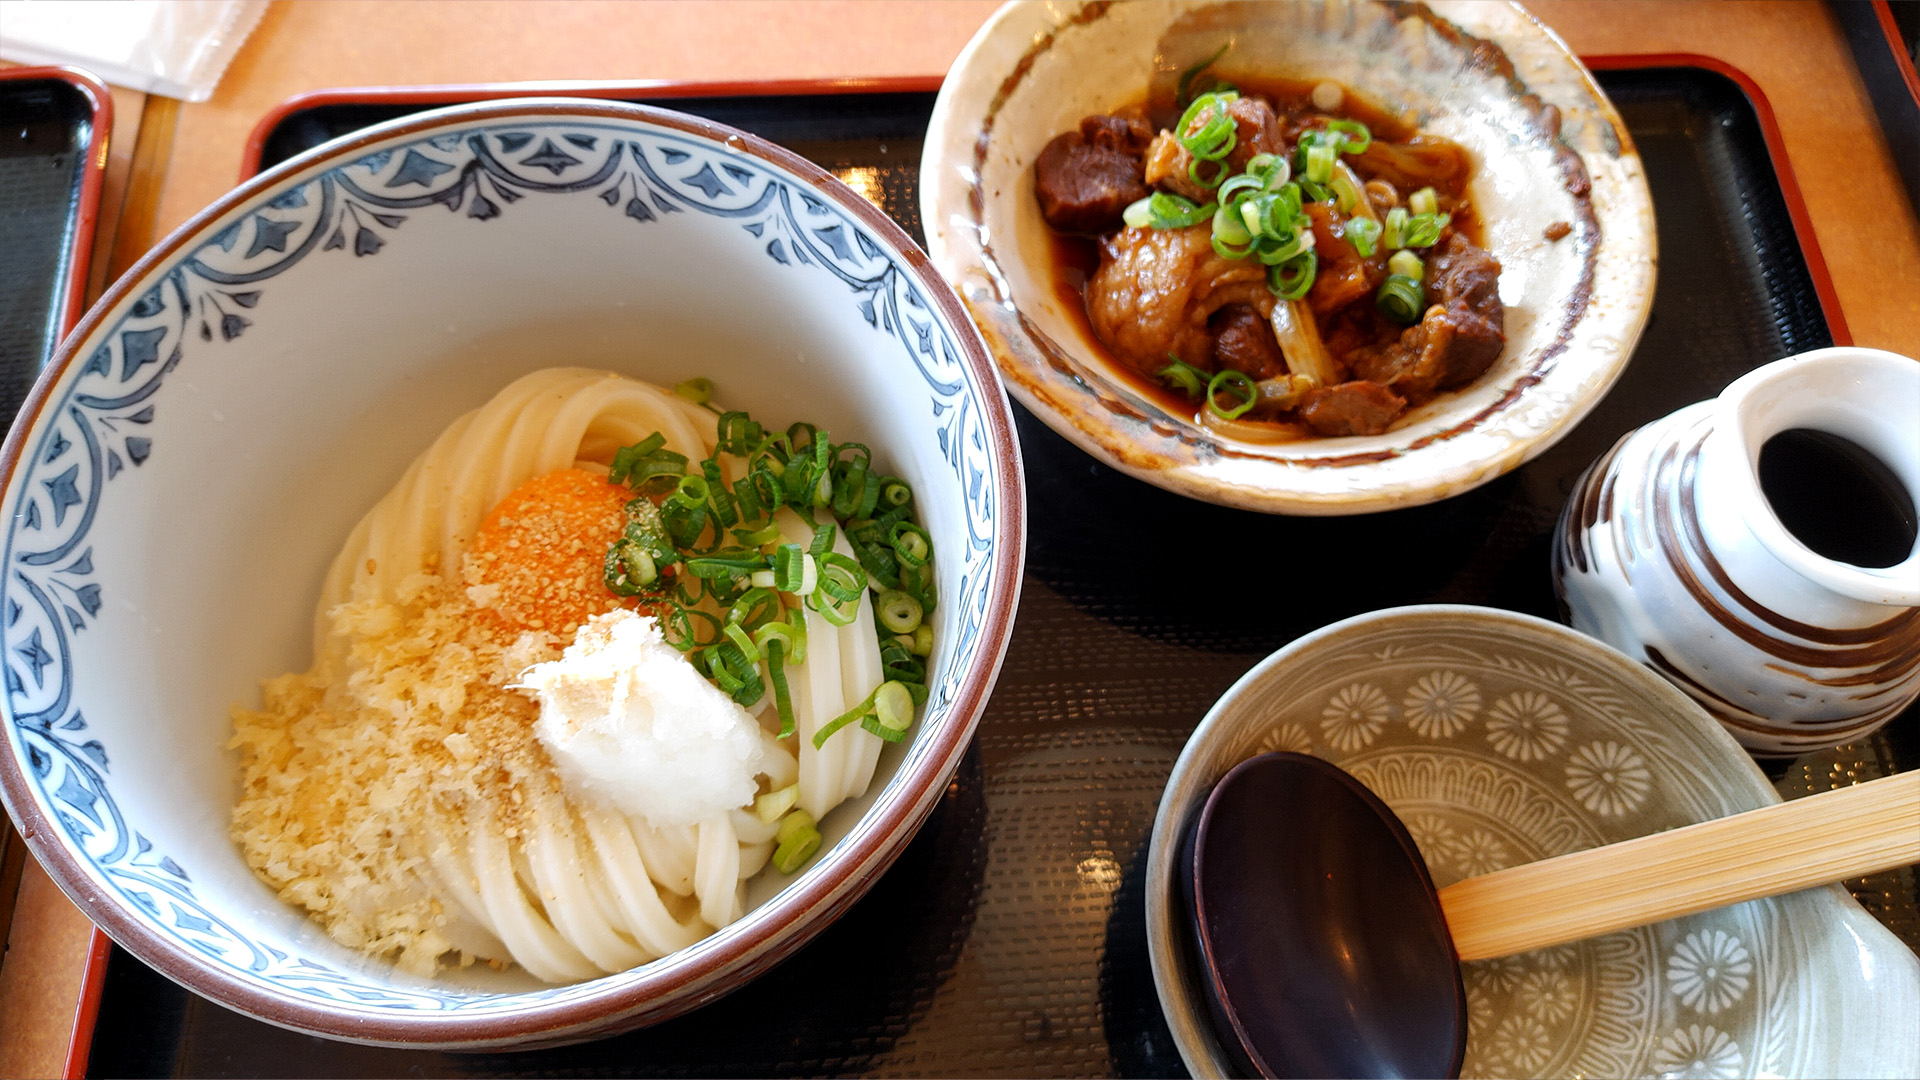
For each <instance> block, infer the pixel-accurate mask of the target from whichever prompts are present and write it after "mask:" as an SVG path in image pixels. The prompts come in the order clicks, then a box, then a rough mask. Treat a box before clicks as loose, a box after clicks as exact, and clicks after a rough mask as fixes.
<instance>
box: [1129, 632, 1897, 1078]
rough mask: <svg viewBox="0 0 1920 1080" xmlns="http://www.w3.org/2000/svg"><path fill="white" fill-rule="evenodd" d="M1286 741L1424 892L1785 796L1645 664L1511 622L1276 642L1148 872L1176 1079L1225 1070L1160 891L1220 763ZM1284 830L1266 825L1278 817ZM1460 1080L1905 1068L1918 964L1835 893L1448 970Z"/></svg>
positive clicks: (1218, 707) (1199, 760)
mask: <svg viewBox="0 0 1920 1080" xmlns="http://www.w3.org/2000/svg"><path fill="white" fill-rule="evenodd" d="M1269 750H1292V751H1297V752H1301V753H1310V754H1315V755H1317V756H1319V757H1322V758H1325V759H1327V760H1329V761H1331V762H1333V763H1334V764H1337V765H1339V766H1340V767H1341V768H1344V769H1346V770H1347V771H1348V772H1350V773H1352V774H1353V775H1354V776H1355V777H1357V778H1358V779H1359V780H1360V781H1361V782H1362V783H1364V784H1366V785H1367V786H1368V787H1369V788H1371V789H1372V790H1373V791H1374V793H1375V794H1377V795H1379V796H1380V797H1381V798H1382V799H1383V800H1385V802H1386V803H1387V805H1388V806H1390V807H1392V808H1393V810H1394V812H1395V813H1397V814H1399V815H1400V818H1401V820H1402V821H1404V822H1405V823H1406V825H1407V828H1408V830H1409V831H1410V832H1411V833H1412V834H1413V837H1414V840H1415V842H1416V843H1418V844H1419V846H1420V851H1421V854H1422V855H1424V856H1425V857H1426V862H1427V868H1428V870H1429V871H1431V873H1432V875H1433V879H1434V884H1435V885H1436V886H1438V887H1441V888H1444V887H1445V886H1447V885H1450V884H1452V883H1453V882H1455V881H1459V880H1461V879H1462V878H1467V877H1472V876H1474V875H1477V874H1484V873H1488V872H1490V871H1493V870H1498V869H1501V868H1503V867H1507V866H1514V865H1518V864H1521V863H1527V862H1533V861H1535V860H1538V859H1542V858H1547V857H1549V856H1553V855H1559V854H1564V853H1566V852H1569V851H1577V850H1580V849H1584V848H1589V847H1595V846H1598V845H1601V844H1607V843H1611V842H1614V841H1617V840H1626V839H1629V838H1632V837H1635V836H1640V835H1643V834H1646V833H1650V832H1657V831H1660V830H1664V829H1670V828H1674V827H1676V826H1680V825H1686V824H1690V823H1692V822H1696V821H1704V820H1708V819H1711V818H1717V817H1724V816H1726V815H1728V814H1733V813H1738V812H1740V811H1742V810H1750V809H1754V808H1756V807H1760V806H1765V805H1768V804H1770V803H1774V802H1778V801H1779V796H1778V795H1777V794H1776V793H1775V792H1774V790H1773V788H1772V787H1771V786H1769V785H1768V784H1767V782H1766V779H1765V777H1763V776H1762V775H1761V774H1760V771H1759V770H1758V769H1757V768H1755V767H1754V764H1753V762H1752V760H1751V759H1750V758H1748V757H1747V755H1746V754H1745V753H1744V752H1743V751H1742V750H1741V749H1740V747H1739V746H1738V745H1737V744H1736V743H1735V742H1734V741H1733V739H1732V738H1731V737H1729V736H1728V735H1727V734H1726V732H1725V731H1723V730H1722V729H1721V727H1720V725H1719V724H1717V723H1715V722H1714V721H1713V719H1712V718H1711V717H1709V716H1708V715H1707V714H1706V713H1705V712H1703V711H1701V709H1700V707H1699V706H1697V705H1695V704H1694V703H1693V702H1692V701H1691V700H1690V699H1689V698H1687V697H1686V696H1685V695H1683V694H1681V693H1680V692H1679V691H1678V690H1676V689H1674V688H1673V687H1672V686H1671V685H1669V684H1668V683H1666V682H1665V681H1664V680H1662V679H1661V678H1660V677H1659V676H1657V675H1655V674H1654V673H1653V672H1651V671H1649V670H1648V669H1646V668H1645V667H1642V666H1641V665H1639V664H1636V663H1634V662H1632V661H1631V660H1628V659H1627V658H1626V657H1625V656H1623V655H1621V654H1620V653H1618V652H1615V651H1614V650H1613V649H1610V648H1608V647H1607V646H1605V645H1602V644H1599V643H1598V642H1596V641H1594V640H1593V639H1591V638H1588V637H1585V636H1582V635H1580V634H1578V633H1575V632H1573V631H1571V630H1568V629H1566V628H1565V627H1562V626H1557V625H1555V624H1552V623H1549V622H1546V621H1544V620H1541V619H1535V618H1532V617H1531V616H1526V615H1517V614H1513V613H1511V612H1504V611H1495V610H1491V609H1485V608H1471V607H1451V606H1434V607H1411V608H1396V609H1391V610H1387V611H1378V612H1373V613H1370V614H1367V615H1362V616H1358V617H1356V618H1353V619H1348V620H1346V621H1344V622H1340V623H1335V624H1333V625H1332V626H1328V627H1325V628H1323V629H1321V630H1317V631H1315V632H1314V633H1312V634H1309V635H1307V636H1306V637H1303V638H1301V639H1299V640H1298V641H1295V642H1294V643H1293V644H1291V645H1288V646H1287V647H1286V648H1284V649H1281V650H1280V651H1279V652H1276V653H1274V654H1273V655H1272V656H1270V657H1268V658H1267V659H1266V660H1264V661H1262V662H1261V663H1260V664H1259V665H1257V666H1256V667H1255V668H1254V669H1253V670H1252V671H1249V672H1248V673H1247V674H1246V675H1245V676H1243V677H1242V678H1241V679H1240V681H1239V682H1237V683H1235V684H1234V686H1233V688H1232V689H1230V690H1228V691H1227V693H1226V694H1225V695H1224V696H1222V697H1221V699H1220V700H1219V702H1218V703H1216V704H1215V705H1214V707H1213V709H1212V710H1211V711H1210V712H1208V714H1207V716H1206V718H1205V719H1204V720H1202V721H1201V723H1200V726H1199V728H1198V729H1197V730H1195V731H1194V733H1193V737H1192V738H1191V739H1190V740H1189V741H1188V743H1187V746H1186V749H1185V750H1184V751H1183V752H1182V753H1181V755H1180V758H1179V761H1178V762H1177V763H1176V764H1175V765H1174V770H1173V776H1172V778H1171V779H1170V780H1169V781H1168V783H1167V791H1166V795H1165V796H1164V797H1163V798H1162V800H1161V802H1160V811H1159V816H1158V818H1157V819H1156V820H1155V822H1154V828H1153V835H1152V840H1151V851H1150V854H1149V856H1148V863H1147V936H1148V942H1149V948H1150V952H1151V956H1152V961H1153V971H1154V980H1155V983H1156V985H1157V987H1158V989H1159V993H1160V1003H1161V1006H1162V1008H1163V1009H1164V1010H1165V1011H1166V1015H1167V1021H1168V1023H1169V1025H1170V1026H1171V1027H1172V1030H1173V1034H1174V1040H1175V1042H1176V1043H1177V1044H1178V1045H1179V1048H1180V1053H1181V1056H1182V1057H1183V1058H1184V1059H1185V1060H1186V1063H1187V1067H1188V1068H1189V1069H1190V1070H1191V1071H1192V1072H1193V1074H1194V1075H1195V1076H1223V1075H1227V1072H1226V1069H1227V1065H1226V1061H1225V1058H1223V1057H1222V1055H1221V1052H1220V1049H1219V1046H1218V1044H1217V1043H1216V1042H1215V1040H1214V1037H1213V1035H1212V1032H1211V1031H1210V1030H1209V1028H1208V1026H1207V1022H1206V1015H1207V1013H1206V1006H1205V998H1204V997H1202V996H1201V995H1202V990H1201V988H1200V985H1199V982H1198V980H1197V975H1196V971H1195V968H1194V967H1193V963H1194V958H1193V956H1192V954H1191V949H1190V947H1189V946H1188V944H1187V942H1186V937H1185V934H1186V931H1185V927H1184V925H1183V920H1182V919H1181V918H1180V915H1179V912H1178V910H1177V907H1176V905H1177V904H1178V900H1177V896H1176V893H1175V885H1174V882H1173V879H1172V877H1171V874H1172V866H1173V862H1174V859H1173V852H1174V851H1176V850H1177V849H1178V843H1179V837H1180V831H1181V830H1182V829H1183V828H1185V827H1186V825H1187V823H1188V821H1189V820H1190V818H1191V816H1192V814H1194V813H1196V812H1197V811H1198V809H1199V807H1200V806H1201V804H1202V803H1203V802H1204V800H1205V798H1206V795H1207V792H1208V791H1209V790H1211V789H1212V787H1213V785H1214V784H1215V783H1216V782H1217V781H1218V780H1219V779H1220V777H1222V776H1224V775H1225V774H1226V772H1227V770H1228V769H1230V768H1232V767H1233V766H1234V765H1235V764H1237V763H1239V762H1240V761H1243V760H1245V759H1247V758H1249V757H1252V756H1254V755H1255V754H1259V753H1263V752H1266V751H1269ZM1275 827H1276V828H1284V827H1285V825H1284V823H1276V826H1275ZM1463 975H1464V977H1465V981H1466V987H1467V1006H1468V1036H1467V1056H1466V1063H1465V1066H1464V1069H1463V1072H1462V1075H1466V1076H1623V1077H1624V1076H1642V1077H1643V1076H1657V1077H1670V1076H1674V1077H1677V1076H1700V1077H1738V1076H1783V1077H1789V1076H1810V1077H1812V1076H1912V1075H1915V1073H1916V1070H1920V1030H1916V1029H1915V1026H1914V1017H1915V1016H1917V1015H1920V958H1916V957H1915V956H1914V954H1913V953H1912V952H1911V951H1909V950H1908V949H1907V947H1906V946H1905V945H1903V944H1902V943H1901V942H1900V940H1899V939H1898V938H1896V937H1894V936H1893V934H1892V933H1891V932H1889V931H1888V930H1887V929H1886V928H1885V927H1883V926H1881V925H1880V924H1879V923H1878V922H1875V921H1874V919H1873V917H1872V916H1870V915H1868V914H1867V913H1866V911H1865V910H1863V909H1862V908H1861V907H1860V905H1859V904H1857V903H1855V902H1854V900H1853V898H1852V897H1851V896H1849V895H1847V892H1846V890H1845V889H1843V888H1842V887H1840V886H1838V885H1830V886H1825V887H1822V888H1817V889H1808V890H1805V891H1803V892H1798V893H1793V894H1790V895H1787V896H1781V897H1775V898H1773V899H1769V900H1756V901H1753V902H1750V903H1746V904H1740V905H1737V906H1734V907H1730V908H1723V909H1721V910H1718V911H1709V912H1704V913H1701V914H1698V915H1690V916H1687V917H1685V918H1681V919H1674V920H1672V921H1670V922H1665V923H1660V924H1658V925H1655V926H1649V927H1643V928H1640V929H1637V930H1630V931H1624V932H1621V933H1616V934H1608V935H1606V936H1604V937H1598V938H1593V939H1590V940H1587V941H1582V942H1578V943H1575V944H1572V945H1564V946H1558V947H1556V948H1552V949H1542V950H1539V951H1536V952H1531V953H1523V954H1521V955H1518V956H1511V957H1506V958H1503V959H1499V960H1489V961H1480V962H1475V963H1470V964H1467V965H1465V966H1464V970H1463Z"/></svg>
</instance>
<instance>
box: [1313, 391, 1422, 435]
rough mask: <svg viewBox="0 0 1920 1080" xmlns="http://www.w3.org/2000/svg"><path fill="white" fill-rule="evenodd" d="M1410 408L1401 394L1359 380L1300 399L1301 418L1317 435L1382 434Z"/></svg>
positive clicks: (1314, 392)
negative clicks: (1395, 419)
mask: <svg viewBox="0 0 1920 1080" xmlns="http://www.w3.org/2000/svg"><path fill="white" fill-rule="evenodd" d="M1406 407H1407V399H1406V398H1403V397H1401V396H1400V395H1399V394H1396V393H1394V392H1393V391H1391V390H1389V389H1387V388H1386V387H1384V386H1381V385H1380V384H1379V383H1375V382H1367V381H1365V380H1359V379H1356V380H1354V381H1353V382H1344V383H1341V384H1340V385H1338V386H1320V387H1315V388H1314V389H1312V390H1309V391H1307V392H1306V394H1305V396H1303V397H1302V398H1301V399H1300V419H1301V420H1302V421H1304V422H1305V423H1306V425H1307V426H1308V427H1310V428H1312V429H1313V432H1314V434H1316V435H1378V434H1380V433H1381V432H1383V431H1385V430H1387V428H1388V427H1389V426H1391V425H1392V424H1393V421H1394V418H1395V417H1397V416H1399V415H1400V413H1401V411H1402V410H1403V409H1405V408H1406Z"/></svg>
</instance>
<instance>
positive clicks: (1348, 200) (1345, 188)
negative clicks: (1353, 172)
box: [1327, 172, 1362, 214]
mask: <svg viewBox="0 0 1920 1080" xmlns="http://www.w3.org/2000/svg"><path fill="white" fill-rule="evenodd" d="M1327 186H1328V187H1330V188H1332V189H1333V201H1334V205H1335V206H1338V207H1339V208H1340V212H1341V213H1343V214H1350V213H1352V212H1353V208H1354V207H1355V206H1357V205H1359V203H1360V199H1361V198H1362V196H1361V194H1360V189H1359V188H1356V187H1354V186H1353V181H1352V180H1350V179H1348V174H1347V173H1345V172H1336V173H1334V174H1333V179H1332V180H1331V181H1329V182H1328V184H1327Z"/></svg>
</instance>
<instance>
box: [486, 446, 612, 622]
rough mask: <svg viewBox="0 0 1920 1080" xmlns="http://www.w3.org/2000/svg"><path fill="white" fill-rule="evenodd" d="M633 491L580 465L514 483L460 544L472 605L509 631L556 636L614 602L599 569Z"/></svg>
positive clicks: (603, 568)
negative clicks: (469, 538)
mask: <svg viewBox="0 0 1920 1080" xmlns="http://www.w3.org/2000/svg"><path fill="white" fill-rule="evenodd" d="M632 498H633V493H632V492H631V491H629V490H628V489H627V488H624V487H620V486H616V485H614V484H609V483H608V482H607V480H606V478H605V477H603V476H595V475H594V474H593V473H590V472H587V471H585V470H583V469H563V470H561V471H559V472H555V473H548V474H547V475H545V476H536V477H534V478H533V479H531V480H528V481H527V482H526V483H524V484H521V485H520V486H519V487H517V488H515V489H513V491H511V492H510V493H508V495H507V497H506V498H504V499H502V500H500V503H499V505H497V506H495V507H494V508H493V509H492V510H491V511H489V512H488V514H487V516H486V518H485V519H483V520H482V521H481V522H480V529H479V531H478V532H476V533H475V534H474V537H473V542H472V543H471V544H470V545H468V548H467V566H466V575H465V576H466V581H467V584H468V585H478V586H480V588H479V589H478V590H470V591H469V595H470V596H473V597H474V602H475V605H476V606H477V607H479V608H480V609H481V610H482V612H483V613H484V615H486V616H490V617H491V618H492V619H494V620H497V622H498V624H500V625H501V627H502V628H503V629H505V630H507V631H508V632H510V633H516V632H519V631H523V630H541V631H545V632H547V633H550V634H554V635H556V636H558V637H560V638H561V639H562V640H566V639H570V638H571V637H572V636H573V632H574V630H575V629H576V628H578V627H579V626H580V624H581V623H584V622H586V621H587V619H589V618H591V617H592V616H594V615H599V614H602V613H604V612H608V611H612V610H613V609H614V608H616V607H620V606H621V604H622V602H621V599H620V598H619V597H618V596H615V595H614V594H613V593H612V592H611V591H610V590H608V588H607V586H606V582H605V579H604V573H605V565H606V556H607V548H608V547H610V546H612V544H613V543H614V541H616V540H618V539H619V538H620V531H621V530H622V529H623V528H625V526H626V514H625V512H624V510H623V508H624V507H625V506H626V504H627V501H628V500H630V499H632ZM483 600H484V602H482V601H483Z"/></svg>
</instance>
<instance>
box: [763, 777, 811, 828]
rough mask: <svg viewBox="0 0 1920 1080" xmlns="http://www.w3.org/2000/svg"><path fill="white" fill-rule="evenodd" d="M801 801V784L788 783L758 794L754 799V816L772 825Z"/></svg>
mask: <svg viewBox="0 0 1920 1080" xmlns="http://www.w3.org/2000/svg"><path fill="white" fill-rule="evenodd" d="M799 801H800V785H799V784H797V783H795V784H788V785H787V786H786V787H783V788H775V789H773V790H772V791H769V792H766V793H764V794H762V795H758V796H756V797H755V798H754V800H753V816H754V817H757V818H759V819H760V820H761V821H764V822H766V823H767V824H769V825H771V824H773V823H774V822H776V821H779V820H780V815H782V814H784V813H786V812H787V811H789V810H791V809H793V804H794V803H797V802H799Z"/></svg>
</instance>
